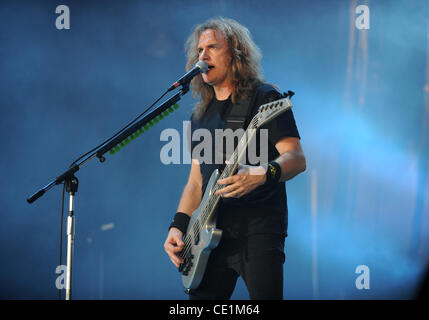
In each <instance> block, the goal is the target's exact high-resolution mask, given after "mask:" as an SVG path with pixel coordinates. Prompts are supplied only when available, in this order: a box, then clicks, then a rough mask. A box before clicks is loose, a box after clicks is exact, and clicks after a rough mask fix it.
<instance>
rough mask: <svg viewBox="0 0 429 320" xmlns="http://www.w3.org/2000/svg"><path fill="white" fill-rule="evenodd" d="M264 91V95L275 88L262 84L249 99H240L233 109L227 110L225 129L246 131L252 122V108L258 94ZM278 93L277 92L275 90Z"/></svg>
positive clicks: (233, 105)
mask: <svg viewBox="0 0 429 320" xmlns="http://www.w3.org/2000/svg"><path fill="white" fill-rule="evenodd" d="M260 91H262V92H263V93H264V94H267V93H269V92H270V91H274V90H273V87H272V86H271V85H269V84H265V83H263V84H260V85H258V86H256V87H255V89H254V90H253V94H252V95H251V97H248V98H247V99H240V100H239V101H237V102H236V103H233V104H232V106H231V108H229V109H228V110H225V115H224V119H225V127H224V129H227V128H229V129H232V130H234V131H235V130H237V129H240V128H241V129H246V128H247V126H248V125H249V122H250V120H251V112H252V106H253V105H254V104H255V99H256V96H257V93H258V92H260ZM275 91H276V90H275Z"/></svg>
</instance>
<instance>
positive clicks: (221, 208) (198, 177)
mask: <svg viewBox="0 0 429 320" xmlns="http://www.w3.org/2000/svg"><path fill="white" fill-rule="evenodd" d="M186 48H187V56H188V61H187V69H190V68H192V67H193V66H194V65H195V64H196V63H197V62H198V61H199V60H201V61H204V62H206V63H207V65H208V67H209V70H208V71H207V73H203V74H200V75H198V76H196V77H195V78H194V79H193V80H192V82H191V86H192V90H193V93H194V95H195V96H196V97H198V98H199V101H198V103H197V105H196V107H195V109H194V111H193V115H192V119H191V120H192V122H191V125H192V126H191V127H192V129H193V130H195V129H199V128H204V129H207V130H209V131H210V132H211V133H212V137H215V130H216V129H225V128H227V127H228V125H229V123H230V122H228V119H229V118H228V117H229V115H231V112H232V110H234V108H237V105H239V103H241V105H243V101H244V104H245V105H246V108H247V110H248V116H247V118H246V121H245V122H244V123H243V124H242V127H243V128H244V129H245V128H246V127H247V125H248V123H249V121H250V120H251V119H252V118H253V116H254V115H255V114H256V113H257V111H258V107H259V106H260V105H262V104H264V103H267V102H270V101H273V100H277V99H279V98H281V94H280V93H279V92H278V91H277V89H276V88H275V87H273V86H271V85H268V84H265V83H264V82H263V77H262V72H261V67H260V58H261V54H260V51H259V48H258V47H257V46H256V44H255V43H254V42H253V40H252V38H251V36H250V33H249V31H248V29H247V28H245V27H244V26H242V25H240V24H239V23H237V22H236V21H234V20H232V19H225V18H218V19H210V20H208V21H206V22H205V23H203V24H201V25H198V26H197V27H196V28H195V30H194V32H193V33H192V34H191V35H190V37H189V38H188V41H187V43H186ZM262 129H267V130H268V139H267V140H268V141H266V143H267V144H268V148H267V150H268V157H267V159H268V162H266V163H258V164H256V165H255V164H252V165H249V164H248V163H246V164H240V165H239V167H238V170H237V171H236V172H235V173H234V174H233V175H232V176H230V177H228V178H225V179H221V180H218V181H217V182H218V184H221V185H222V186H223V187H222V188H221V189H220V190H218V191H217V192H216V193H217V194H218V195H220V196H221V201H220V203H219V205H218V207H217V227H218V228H219V229H221V230H222V231H223V233H222V238H221V240H220V243H219V244H218V246H217V247H216V248H215V249H214V250H213V251H212V253H211V254H210V257H209V260H208V263H207V268H206V270H205V273H204V276H203V278H202V281H201V283H200V285H199V286H198V288H197V289H195V290H192V291H191V292H190V294H189V298H190V299H191V300H193V299H195V300H196V299H204V300H209V299H217V300H225V299H230V297H231V295H232V293H233V291H234V288H235V285H236V282H237V278H238V277H239V276H241V277H242V278H243V280H244V282H245V284H246V287H247V289H248V291H249V295H250V298H251V299H283V264H284V262H285V254H284V241H285V237H286V236H287V214H288V211H287V198H286V189H285V181H287V180H290V179H292V178H293V177H295V176H296V175H297V174H299V173H300V172H303V171H304V170H305V168H306V163H305V156H304V153H303V151H302V148H301V144H300V136H299V133H298V129H297V127H296V124H295V119H294V116H293V113H292V111H291V110H290V109H289V110H288V111H286V112H284V113H282V114H281V115H279V116H278V117H276V118H275V119H273V120H272V121H270V122H269V123H267V124H265V125H264V126H262ZM258 139H259V140H260V139H262V135H259V138H258ZM213 140H214V138H213ZM261 143H264V141H261ZM195 145H196V143H194V142H193V143H192V149H193V148H194V147H195ZM213 145H215V144H214V141H213ZM219 147H221V146H215V148H219ZM261 149H262V148H261ZM214 157H215V154H213V161H212V162H209V163H207V162H202V161H200V159H198V156H193V158H192V165H191V171H190V174H189V179H188V182H187V184H186V186H185V188H184V191H183V194H182V197H181V199H180V202H179V206H178V208H177V213H176V215H175V217H174V219H173V222H172V224H171V226H170V229H169V232H168V236H167V239H166V241H165V244H164V248H165V251H166V252H167V254H168V255H169V257H170V259H171V261H172V262H173V264H174V265H175V266H176V267H179V266H180V264H181V263H183V259H182V258H181V257H180V255H179V253H180V251H181V250H182V249H183V247H184V243H183V235H184V233H185V232H186V229H187V225H188V223H189V219H190V216H191V215H192V213H193V212H194V211H195V210H196V209H197V208H198V206H199V205H200V203H201V199H202V195H203V192H204V190H205V187H206V186H207V182H208V179H209V178H210V175H211V174H212V172H213V171H214V170H215V169H220V170H222V169H223V168H224V165H222V164H218V163H216V162H215V160H214ZM261 158H262V157H261Z"/></svg>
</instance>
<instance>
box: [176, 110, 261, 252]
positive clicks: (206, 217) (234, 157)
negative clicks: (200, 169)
mask: <svg viewBox="0 0 429 320" xmlns="http://www.w3.org/2000/svg"><path fill="white" fill-rule="evenodd" d="M259 116H260V114H259V113H258V114H257V115H256V116H255V117H254V118H253V119H252V121H251V122H250V124H249V126H248V127H247V129H246V132H245V133H244V134H243V137H241V139H240V142H239V145H243V144H244V143H245V142H247V144H248V140H250V139H252V138H253V136H254V133H253V134H252V135H251V138H250V139H248V138H247V136H248V131H249V129H254V128H256V126H257V122H258V120H259ZM238 150H240V148H236V149H235V150H234V152H233V154H232V155H231V157H230V159H229V161H228V162H229V164H228V165H226V166H225V169H224V170H223V172H222V174H221V176H220V177H219V179H218V180H220V179H224V178H225V177H226V176H230V175H231V173H232V172H233V171H234V170H235V168H236V167H237V165H238V163H237V162H238V154H237V151H238ZM243 151H244V150H242V153H241V156H242V155H243ZM240 159H241V157H240ZM231 163H233V164H232V165H231ZM231 169H232V170H231ZM223 187H224V186H223V185H219V184H218V183H216V184H215V186H214V187H213V188H212V190H211V191H212V195H211V196H210V198H209V199H208V201H207V202H206V204H205V205H204V207H203V211H202V214H201V215H200V216H199V217H197V219H195V221H194V223H193V224H192V226H191V228H190V232H189V233H188V234H187V235H186V236H185V240H184V243H185V245H184V247H183V249H182V251H181V254H180V256H181V257H182V258H186V257H187V256H188V254H189V251H190V249H191V248H192V242H191V241H192V239H194V238H198V237H199V235H200V232H199V229H198V228H197V230H196V231H194V230H195V228H194V227H195V225H197V223H199V224H200V225H201V221H200V218H202V220H203V221H204V223H203V224H202V225H205V223H207V221H208V220H209V218H210V216H211V214H210V210H207V209H209V208H210V209H212V208H213V204H214V203H216V202H217V201H218V200H219V198H220V196H219V195H216V194H215V192H216V191H218V190H220V189H222V188H223ZM212 211H214V210H212ZM195 233H196V234H195ZM192 234H193V235H194V237H193V236H192Z"/></svg>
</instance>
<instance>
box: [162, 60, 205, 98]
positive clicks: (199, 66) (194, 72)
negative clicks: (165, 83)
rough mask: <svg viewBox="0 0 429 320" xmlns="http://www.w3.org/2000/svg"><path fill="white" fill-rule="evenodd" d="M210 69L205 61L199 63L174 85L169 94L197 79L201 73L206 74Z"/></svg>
mask: <svg viewBox="0 0 429 320" xmlns="http://www.w3.org/2000/svg"><path fill="white" fill-rule="evenodd" d="M208 69H209V67H208V65H207V63H205V62H204V61H198V62H197V64H196V65H195V67H193V68H192V69H191V70H189V71H188V72H187V73H186V74H185V75H184V76H183V77H181V78H180V79H179V80H177V81H176V82H175V83H173V84H172V85H171V87H170V88H169V89H168V90H167V92H169V91H171V90H174V89H176V88H177V87H178V86H183V85H184V84H186V83H188V82H190V81H191V80H192V78H193V77H195V76H196V75H197V74H199V73H200V72H201V73H206V72H207V71H208Z"/></svg>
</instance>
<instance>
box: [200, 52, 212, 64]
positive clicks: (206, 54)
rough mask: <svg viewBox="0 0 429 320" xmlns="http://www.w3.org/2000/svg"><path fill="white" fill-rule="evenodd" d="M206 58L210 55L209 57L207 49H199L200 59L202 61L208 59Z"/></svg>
mask: <svg viewBox="0 0 429 320" xmlns="http://www.w3.org/2000/svg"><path fill="white" fill-rule="evenodd" d="M208 59H210V57H209V55H208V53H207V51H206V50H203V51H201V53H200V60H203V61H204V60H208Z"/></svg>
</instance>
